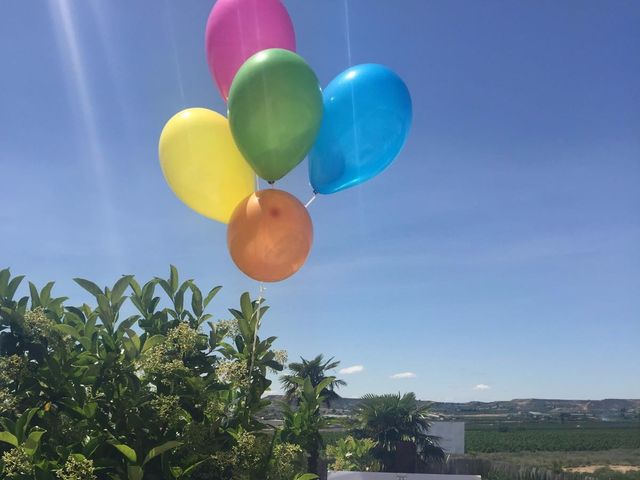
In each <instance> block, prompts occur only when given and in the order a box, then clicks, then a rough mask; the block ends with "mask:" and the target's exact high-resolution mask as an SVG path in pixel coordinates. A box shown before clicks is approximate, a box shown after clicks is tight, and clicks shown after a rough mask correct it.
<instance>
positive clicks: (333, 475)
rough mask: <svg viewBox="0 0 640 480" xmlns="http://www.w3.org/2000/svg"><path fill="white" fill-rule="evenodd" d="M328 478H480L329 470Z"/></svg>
mask: <svg viewBox="0 0 640 480" xmlns="http://www.w3.org/2000/svg"><path fill="white" fill-rule="evenodd" d="M328 480H480V475H431V474H423V473H379V472H373V473H372V472H329V477H328Z"/></svg>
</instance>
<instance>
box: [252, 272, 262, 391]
mask: <svg viewBox="0 0 640 480" xmlns="http://www.w3.org/2000/svg"><path fill="white" fill-rule="evenodd" d="M265 290H266V288H265V286H264V283H262V282H260V290H259V292H260V293H259V294H258V300H257V303H258V308H257V309H256V311H255V312H254V315H255V316H256V326H255V328H254V329H253V348H252V349H251V363H250V364H249V384H251V376H252V375H253V364H254V361H255V355H256V343H258V330H260V321H261V320H262V318H261V317H260V309H261V305H262V302H263V301H264V291H265Z"/></svg>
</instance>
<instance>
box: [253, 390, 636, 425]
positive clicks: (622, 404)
mask: <svg viewBox="0 0 640 480" xmlns="http://www.w3.org/2000/svg"><path fill="white" fill-rule="evenodd" d="M268 398H269V399H271V400H276V401H277V400H282V397H281V396H278V395H272V396H270V397H268ZM359 402H360V399H358V398H340V399H337V400H335V401H333V402H332V403H331V408H330V409H325V411H324V413H325V414H332V415H337V416H350V415H351V414H352V413H353V411H354V409H355V408H356V406H357V405H358V403H359ZM275 403H276V404H277V402H275ZM421 403H423V404H425V403H426V404H430V405H431V411H432V413H433V414H434V415H436V416H439V417H443V418H445V419H453V418H459V419H465V418H468V419H472V418H474V417H486V416H501V417H509V416H518V417H521V416H534V417H535V416H553V417H556V416H557V417H560V416H561V415H569V416H586V417H592V418H597V419H600V420H608V419H622V418H635V417H636V416H637V415H640V399H617V398H610V399H605V400H553V399H539V398H526V399H514V400H508V401H498V402H467V403H449V402H430V401H421ZM279 416H280V415H279V409H278V408H277V406H275V405H272V406H271V407H270V408H269V409H267V410H265V418H279Z"/></svg>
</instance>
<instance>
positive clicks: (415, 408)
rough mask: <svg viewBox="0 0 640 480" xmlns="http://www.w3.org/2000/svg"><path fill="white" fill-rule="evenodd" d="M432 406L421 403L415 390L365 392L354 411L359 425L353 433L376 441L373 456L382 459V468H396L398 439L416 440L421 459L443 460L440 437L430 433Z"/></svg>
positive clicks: (399, 440)
mask: <svg viewBox="0 0 640 480" xmlns="http://www.w3.org/2000/svg"><path fill="white" fill-rule="evenodd" d="M428 413H429V406H428V405H422V406H420V405H418V402H417V401H416V396H415V394H414V393H405V394H404V395H402V396H401V395H400V394H399V393H398V394H386V395H365V396H364V397H362V402H361V403H360V404H359V405H358V407H357V408H356V412H355V418H356V424H357V427H356V428H355V429H354V434H355V435H357V436H358V437H360V438H370V439H372V440H374V441H375V442H376V446H375V447H374V449H373V454H374V456H375V457H376V458H377V459H378V460H379V461H380V462H381V464H382V471H386V472H388V471H391V470H393V466H394V460H395V450H396V446H397V444H398V442H401V441H410V442H413V443H415V445H416V448H417V451H418V454H419V456H420V457H421V459H422V460H424V461H428V460H438V461H441V460H443V459H444V451H443V450H442V448H440V446H439V445H438V437H434V436H432V435H428V433H427V432H428V431H429V426H430V425H429V421H428Z"/></svg>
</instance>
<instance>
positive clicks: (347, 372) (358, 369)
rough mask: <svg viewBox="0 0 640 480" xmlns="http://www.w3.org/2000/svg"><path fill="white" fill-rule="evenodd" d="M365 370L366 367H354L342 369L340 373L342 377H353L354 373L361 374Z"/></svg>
mask: <svg viewBox="0 0 640 480" xmlns="http://www.w3.org/2000/svg"><path fill="white" fill-rule="evenodd" d="M363 370H364V365H353V366H351V367H345V368H341V369H340V370H339V371H338V373H339V374H340V375H352V374H354V373H360V372H362V371H363Z"/></svg>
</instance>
